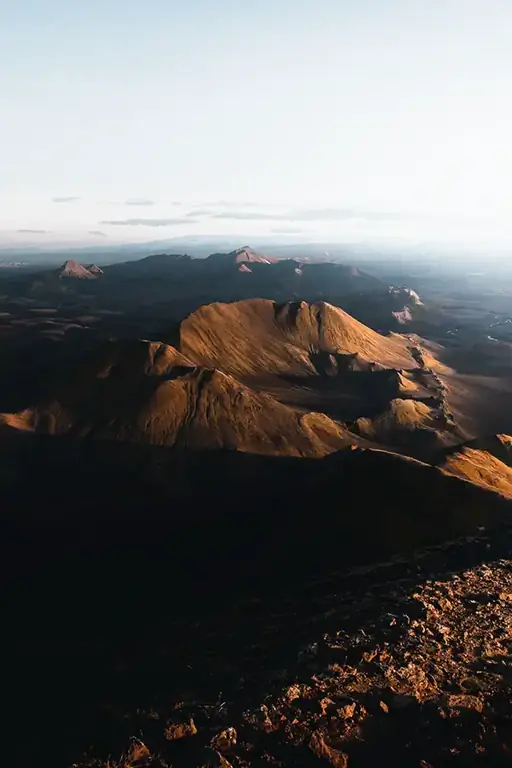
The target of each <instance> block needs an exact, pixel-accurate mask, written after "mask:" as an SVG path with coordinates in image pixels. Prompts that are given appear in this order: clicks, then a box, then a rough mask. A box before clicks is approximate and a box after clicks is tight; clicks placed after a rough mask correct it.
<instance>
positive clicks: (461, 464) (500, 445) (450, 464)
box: [439, 435, 512, 498]
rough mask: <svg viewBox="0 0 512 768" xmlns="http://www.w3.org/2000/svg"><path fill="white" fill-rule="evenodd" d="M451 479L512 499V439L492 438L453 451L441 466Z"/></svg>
mask: <svg viewBox="0 0 512 768" xmlns="http://www.w3.org/2000/svg"><path fill="white" fill-rule="evenodd" d="M439 466H440V468H441V469H442V470H443V471H444V472H447V473H449V474H451V475H456V476H457V477H462V478H463V479H464V480H470V481H471V482H473V483H477V484H478V485H482V486H484V487H486V488H491V489H492V490H493V491H498V492H499V493H502V494H503V495H504V496H509V497H511V498H512V437H510V436H509V435H493V436H492V437H488V438H480V439H478V440H473V441H471V442H469V443H466V444H465V445H462V446H459V447H458V448H457V449H455V450H452V451H450V452H449V453H448V454H447V455H445V456H444V457H443V459H442V460H441V462H440V463H439Z"/></svg>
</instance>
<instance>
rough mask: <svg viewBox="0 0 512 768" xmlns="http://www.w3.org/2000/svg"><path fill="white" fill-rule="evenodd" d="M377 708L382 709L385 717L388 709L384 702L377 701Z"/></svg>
mask: <svg viewBox="0 0 512 768" xmlns="http://www.w3.org/2000/svg"><path fill="white" fill-rule="evenodd" d="M379 707H380V708H381V709H382V711H383V712H385V713H386V715H387V714H388V712H389V707H388V705H387V704H386V702H385V701H379Z"/></svg>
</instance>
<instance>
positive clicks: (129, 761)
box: [124, 739, 151, 768]
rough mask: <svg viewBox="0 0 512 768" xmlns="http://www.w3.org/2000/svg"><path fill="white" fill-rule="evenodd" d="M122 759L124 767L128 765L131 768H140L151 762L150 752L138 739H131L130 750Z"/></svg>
mask: <svg viewBox="0 0 512 768" xmlns="http://www.w3.org/2000/svg"><path fill="white" fill-rule="evenodd" d="M124 757H125V759H124V762H125V764H126V765H130V766H132V768H142V766H145V765H147V764H148V762H149V761H150V760H151V752H150V751H149V749H148V748H147V747H146V745H145V744H144V742H142V741H140V739H132V742H131V744H130V748H129V750H128V752H127V753H126V755H125V756H124Z"/></svg>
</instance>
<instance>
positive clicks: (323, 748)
mask: <svg viewBox="0 0 512 768" xmlns="http://www.w3.org/2000/svg"><path fill="white" fill-rule="evenodd" d="M309 748H310V750H311V751H312V752H313V754H314V755H316V756H317V757H319V758H320V759H324V760H327V762H328V763H330V764H331V765H332V766H333V768H348V755H347V754H346V753H345V752H341V751H340V750H339V749H334V747H330V746H329V745H328V744H327V743H326V741H325V737H324V736H323V734H322V733H320V732H319V731H315V733H313V735H312V736H311V739H310V741H309Z"/></svg>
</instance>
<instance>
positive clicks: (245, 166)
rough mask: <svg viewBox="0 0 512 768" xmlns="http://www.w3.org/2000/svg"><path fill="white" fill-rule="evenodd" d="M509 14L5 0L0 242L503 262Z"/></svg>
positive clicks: (417, 1) (509, 161) (225, 1)
mask: <svg viewBox="0 0 512 768" xmlns="http://www.w3.org/2000/svg"><path fill="white" fill-rule="evenodd" d="M511 36H512V2H511V0H428V2H427V0H350V1H349V0H258V2H249V1H248V0H187V1H186V2H185V0H183V2H177V1H176V0H144V2H142V1H140V2H136V1H135V0H88V2H86V3H84V2H83V1H82V0H18V3H6V4H4V5H3V6H2V9H1V10H0V114H1V120H0V243H9V244H13V243H22V244H24V243H26V244H34V243H57V242H66V243H67V242H77V243H78V242H80V243H82V242H83V243H90V242H98V243H101V242H112V243H114V242H130V241H145V240H155V239H162V238H166V237H174V236H182V235H186V234H194V235H196V234H221V233H226V234H227V233H229V234H240V236H241V237H242V238H243V240H244V242H245V241H246V240H247V237H248V236H250V235H251V234H254V235H256V234H258V235H262V234H264V235H266V234H269V235H273V236H276V237H286V238H288V239H289V238H294V237H296V238H299V239H300V238H307V239H310V240H311V239H322V238H323V239H331V240H332V238H334V237H336V238H339V239H340V241H344V240H346V241H359V242H362V241H368V242H378V241H383V242H384V241H388V242H389V241H393V240H396V241H407V240H408V239H409V240H411V241H413V240H419V241H422V240H439V241H442V242H446V243H448V242H457V243H467V244H475V243H481V244H482V246H486V245H489V247H490V246H491V245H492V244H499V245H503V244H505V245H508V244H509V243H510V245H511V250H512V143H511V140H510V137H511V136H512V98H511V89H512V46H511V45H510V39H511Z"/></svg>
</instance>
